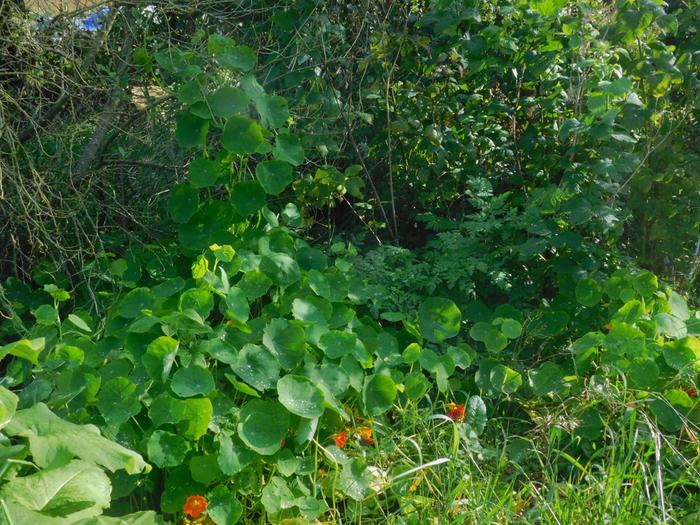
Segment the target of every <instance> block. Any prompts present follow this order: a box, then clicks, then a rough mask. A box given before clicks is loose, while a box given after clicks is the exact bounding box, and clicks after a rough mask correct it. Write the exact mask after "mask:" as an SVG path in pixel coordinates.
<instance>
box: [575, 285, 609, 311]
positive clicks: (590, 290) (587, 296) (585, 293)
mask: <svg viewBox="0 0 700 525" xmlns="http://www.w3.org/2000/svg"><path fill="white" fill-rule="evenodd" d="M575 294H576V300H577V301H578V302H579V303H581V304H582V305H583V306H587V307H589V308H590V307H592V306H595V305H596V304H598V302H599V301H600V300H601V299H602V298H603V287H602V286H601V285H599V284H598V283H597V282H596V280H595V279H590V278H589V279H582V280H581V281H579V282H578V284H577V285H576V290H575Z"/></svg>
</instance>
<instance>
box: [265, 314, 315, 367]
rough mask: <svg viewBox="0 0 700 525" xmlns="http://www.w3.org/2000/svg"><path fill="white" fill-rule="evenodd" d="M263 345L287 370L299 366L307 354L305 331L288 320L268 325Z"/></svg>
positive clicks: (275, 320)
mask: <svg viewBox="0 0 700 525" xmlns="http://www.w3.org/2000/svg"><path fill="white" fill-rule="evenodd" d="M263 344H264V345H265V346H266V347H267V348H269V349H270V351H271V352H272V353H273V354H274V355H275V356H276V357H277V359H278V360H279V362H280V364H281V365H282V367H283V368H285V369H287V370H291V369H292V368H294V367H295V366H296V365H298V364H299V363H300V362H301V360H302V359H303V358H304V354H305V352H306V340H305V335H304V329H303V328H302V327H301V325H300V324H298V323H297V322H292V321H288V320H287V319H273V320H272V321H270V322H269V323H268V325H267V326H266V327H265V330H264V331H263Z"/></svg>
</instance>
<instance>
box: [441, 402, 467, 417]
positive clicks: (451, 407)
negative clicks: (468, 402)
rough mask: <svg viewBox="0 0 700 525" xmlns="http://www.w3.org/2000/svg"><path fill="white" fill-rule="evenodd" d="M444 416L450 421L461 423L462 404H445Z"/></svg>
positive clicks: (462, 414)
mask: <svg viewBox="0 0 700 525" xmlns="http://www.w3.org/2000/svg"><path fill="white" fill-rule="evenodd" d="M445 409H446V410H447V412H446V413H445V415H446V416H447V417H449V418H450V419H451V420H452V421H462V420H463V419H464V412H465V410H464V405H463V404H462V403H447V404H446V405H445Z"/></svg>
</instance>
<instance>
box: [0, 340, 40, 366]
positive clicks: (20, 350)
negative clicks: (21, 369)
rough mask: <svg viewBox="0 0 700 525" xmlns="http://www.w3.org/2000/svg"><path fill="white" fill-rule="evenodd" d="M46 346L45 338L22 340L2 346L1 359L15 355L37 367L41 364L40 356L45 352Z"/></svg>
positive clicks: (0, 348) (0, 347)
mask: <svg viewBox="0 0 700 525" xmlns="http://www.w3.org/2000/svg"><path fill="white" fill-rule="evenodd" d="M45 345H46V341H45V339H44V338H43V337H39V338H37V339H20V340H19V341H15V342H14V343H10V344H7V345H5V346H0V359H2V358H4V357H5V356H6V355H13V356H15V357H20V358H22V359H26V360H27V361H30V362H32V363H33V364H35V365H36V364H39V362H38V359H39V354H40V353H41V352H42V351H43V350H44V347H45Z"/></svg>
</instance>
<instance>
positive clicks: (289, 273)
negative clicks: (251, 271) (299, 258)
mask: <svg viewBox="0 0 700 525" xmlns="http://www.w3.org/2000/svg"><path fill="white" fill-rule="evenodd" d="M260 271H261V272H263V273H265V274H266V275H267V276H269V277H270V279H272V282H273V283H275V284H276V285H278V286H289V285H290V284H293V283H295V282H297V281H298V280H299V279H300V278H301V270H300V269H299V265H298V264H297V262H296V261H295V260H294V259H292V258H291V257H290V256H289V255H287V254H284V253H270V254H268V255H265V256H263V258H262V259H261V260H260Z"/></svg>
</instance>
